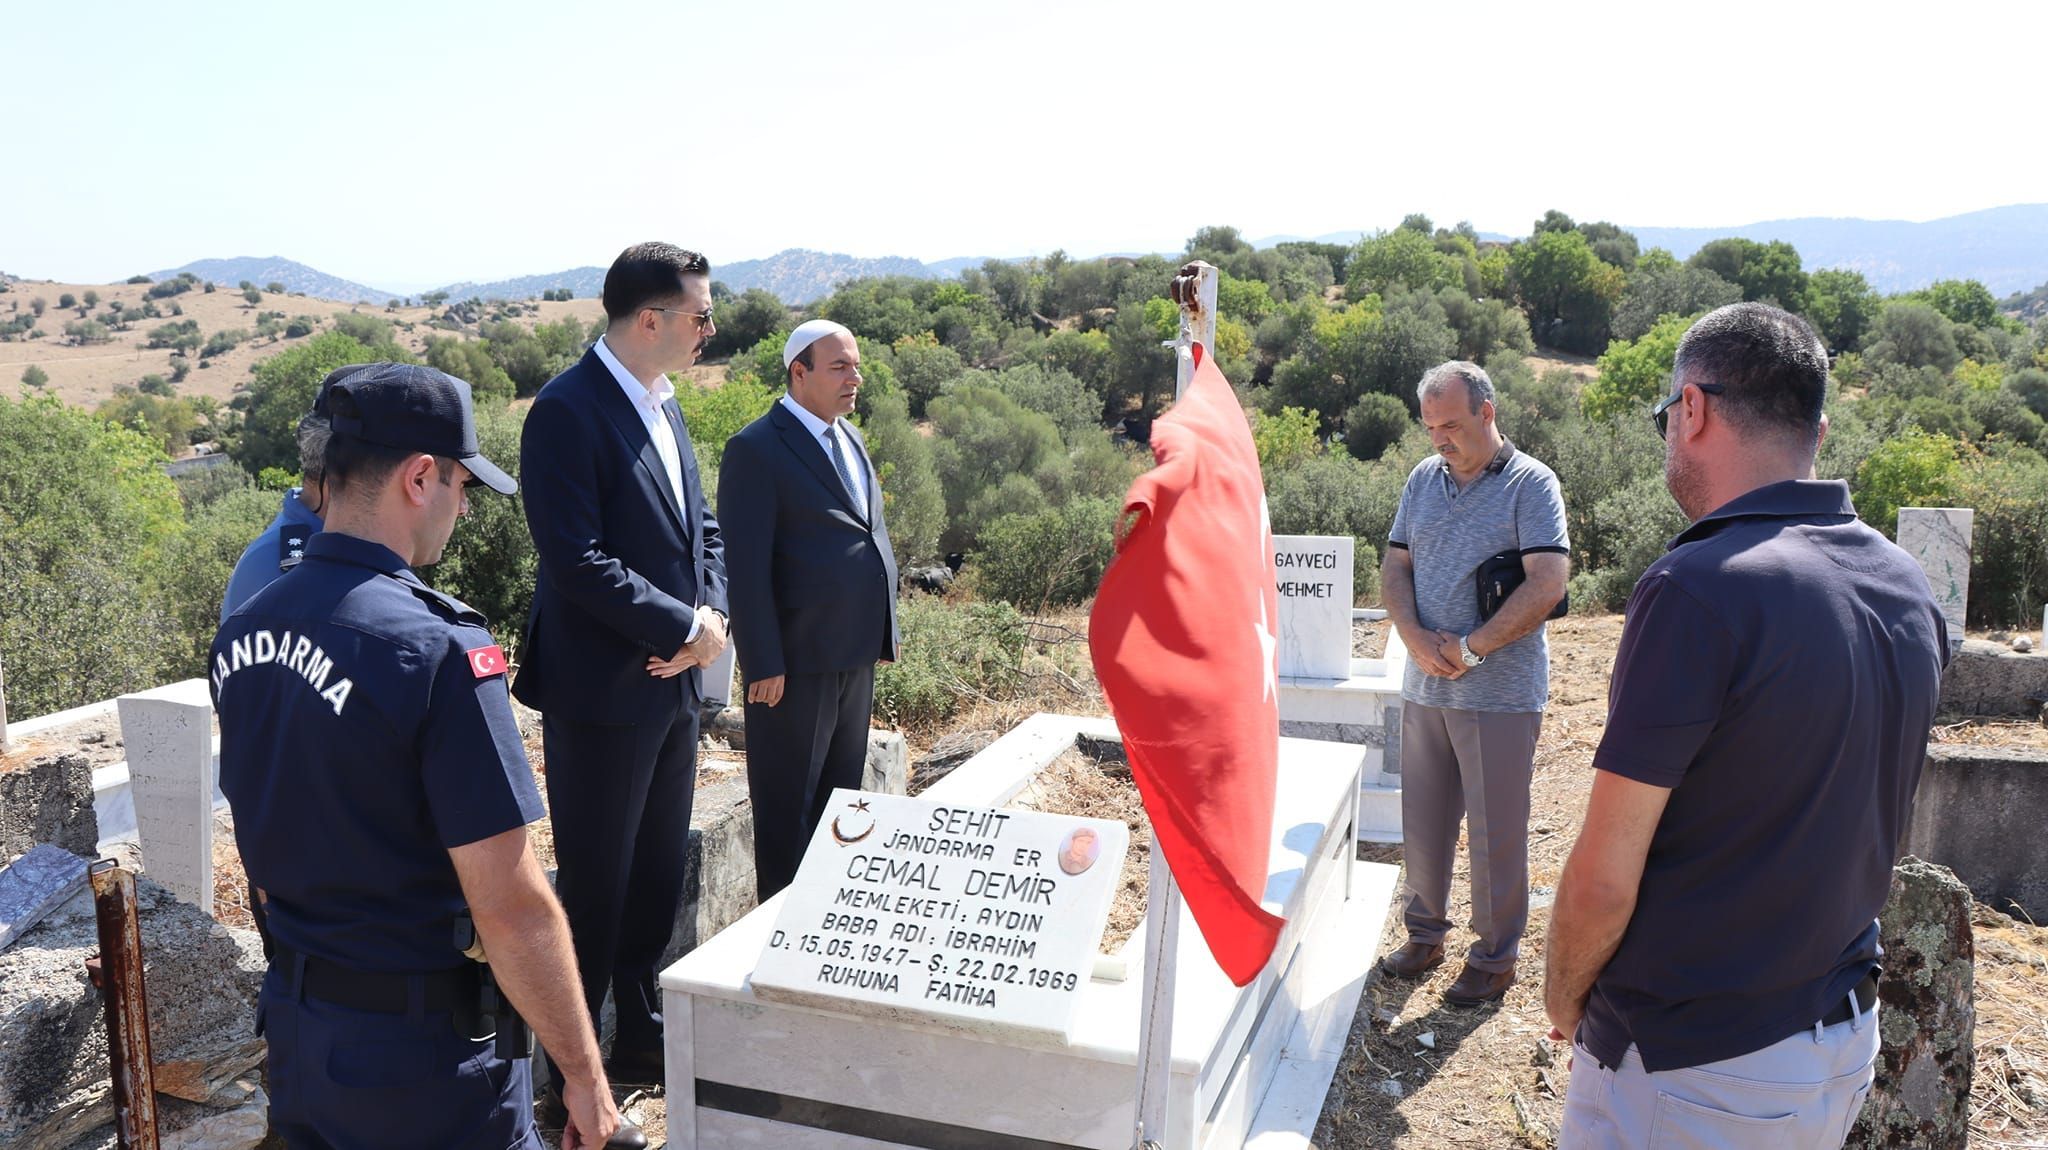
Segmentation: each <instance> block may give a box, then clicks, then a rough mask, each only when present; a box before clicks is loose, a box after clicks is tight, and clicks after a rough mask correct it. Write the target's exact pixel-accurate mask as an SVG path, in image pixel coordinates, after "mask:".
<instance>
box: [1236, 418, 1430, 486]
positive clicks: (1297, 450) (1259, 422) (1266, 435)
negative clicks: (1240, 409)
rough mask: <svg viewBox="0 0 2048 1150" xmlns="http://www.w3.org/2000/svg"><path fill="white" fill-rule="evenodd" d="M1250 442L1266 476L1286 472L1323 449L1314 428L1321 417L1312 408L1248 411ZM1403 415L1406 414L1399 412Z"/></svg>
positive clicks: (1318, 423)
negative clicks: (1257, 453)
mask: <svg viewBox="0 0 2048 1150" xmlns="http://www.w3.org/2000/svg"><path fill="white" fill-rule="evenodd" d="M1397 402H1398V401H1397ZM1246 414H1247V415H1249V416H1250V417H1251V421H1252V444H1253V446H1255V447H1257V448H1258V452H1259V470H1260V471H1261V472H1263V473H1265V474H1267V475H1271V474H1273V473H1274V472H1277V471H1285V470H1286V469H1288V468H1290V467H1293V466H1294V465H1295V464H1297V463H1300V462H1301V461H1302V460H1304V459H1307V458H1309V457H1310V456H1312V455H1316V454H1318V453H1320V452H1321V451H1322V450H1323V443H1322V440H1321V439H1320V438H1319V437H1318V436H1317V434H1316V429H1317V428H1318V427H1320V426H1321V425H1322V420H1321V418H1320V417H1318V416H1317V415H1316V413H1315V412H1313V411H1303V410H1302V409H1300V408H1298V407H1283V408H1281V409H1280V410H1279V411H1250V412H1247V413H1246ZM1401 414H1402V416H1403V417H1406V415H1407V414H1408V413H1407V411H1406V410H1403V411H1402V413H1401Z"/></svg>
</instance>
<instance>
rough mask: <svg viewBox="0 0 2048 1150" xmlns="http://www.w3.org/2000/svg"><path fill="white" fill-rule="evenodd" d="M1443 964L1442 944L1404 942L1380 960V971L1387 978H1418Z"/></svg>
mask: <svg viewBox="0 0 2048 1150" xmlns="http://www.w3.org/2000/svg"><path fill="white" fill-rule="evenodd" d="M1443 964H1444V944H1443V943H1440V942H1439V943H1422V942H1404V943H1402V944H1401V949H1399V950H1396V951H1394V952H1393V953H1392V954H1389V955H1387V956H1386V957H1385V958H1382V959H1380V971H1381V973H1383V974H1385V975H1386V976H1387V977H1389V978H1419V977H1421V976H1422V975H1423V974H1425V973H1427V972H1428V971H1432V970H1435V969H1436V968H1437V967H1439V966H1442V965H1443Z"/></svg>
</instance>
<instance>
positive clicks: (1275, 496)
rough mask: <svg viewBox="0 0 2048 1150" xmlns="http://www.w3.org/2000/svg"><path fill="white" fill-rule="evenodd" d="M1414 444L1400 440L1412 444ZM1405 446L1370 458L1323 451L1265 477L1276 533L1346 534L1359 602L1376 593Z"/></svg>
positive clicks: (1404, 470) (1404, 475) (1402, 478)
mask: <svg viewBox="0 0 2048 1150" xmlns="http://www.w3.org/2000/svg"><path fill="white" fill-rule="evenodd" d="M1412 446H1414V445H1413V444H1404V448H1405V447H1412ZM1405 458H1412V456H1411V455H1410V454H1409V453H1408V452H1407V451H1405V450H1400V449H1397V450H1395V451H1389V452H1388V453H1387V454H1386V455H1385V456H1383V457H1382V458H1381V459H1380V460H1378V461H1377V462H1374V463H1361V462H1359V461H1358V460H1356V459H1353V458H1351V456H1349V455H1339V454H1325V455H1318V456H1315V457H1314V458H1311V459H1307V460H1304V461H1302V462H1301V463H1300V464H1298V465H1296V466H1294V467H1290V468H1288V469H1286V470H1284V471H1280V472H1278V473H1274V474H1269V475H1267V476H1266V506H1267V512H1268V515H1269V516H1270V517H1271V520H1272V524H1273V534H1275V535H1349V536H1351V537H1352V538H1353V539H1354V540H1355V541H1356V542H1355V544H1354V546H1353V547H1352V573H1351V578H1352V593H1353V595H1354V596H1355V597H1356V598H1357V599H1358V600H1359V601H1361V602H1364V601H1370V600H1373V599H1375V598H1377V597H1378V595H1379V552H1380V550H1381V549H1382V548H1384V547H1385V546H1386V544H1387V532H1388V531H1390V530H1391V529H1392V528H1393V526H1394V509H1395V508H1396V507H1398V506H1399V505H1400V502H1401V488H1402V486H1403V485H1404V484H1405V483H1406V482H1407V480H1408V467H1407V466H1405V465H1403V463H1402V460H1403V459H1405Z"/></svg>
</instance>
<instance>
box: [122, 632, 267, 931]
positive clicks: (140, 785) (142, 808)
mask: <svg viewBox="0 0 2048 1150" xmlns="http://www.w3.org/2000/svg"><path fill="white" fill-rule="evenodd" d="M265 634H266V635H267V632H266V633H265ZM261 653H262V652H261V650H260V649H259V650H258V655H259V656H260V655H261ZM272 654H273V655H274V654H276V652H274V651H273V652H272ZM118 703H119V706H120V710H121V738H122V739H123V740H124V741H126V743H127V745H128V780H129V785H130V786H131V787H132V788H133V792H134V795H135V826H136V830H137V832H138V837H139V838H140V839H141V841H142V863H143V866H144V868H145V869H146V870H147V871H148V872H149V877H150V878H151V879H153V880H155V882H156V883H157V885H159V886H161V887H163V888H164V889H166V890H168V891H170V892H171V893H173V894H175V895H177V896H178V897H179V898H181V899H184V900H185V901H186V902H189V903H191V904H192V905H193V906H196V907H198V908H199V909H200V910H202V911H205V912H206V913H208V914H212V913H213V700H212V699H211V698H210V697H209V696H208V694H207V690H206V681H205V680H204V679H187V680H185V681H184V682H182V683H172V684H170V685H169V686H164V687H156V688H153V689H151V690H148V691H141V692H138V693H136V694H133V695H123V696H121V698H120V699H119V701H118Z"/></svg>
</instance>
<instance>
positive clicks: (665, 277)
mask: <svg viewBox="0 0 2048 1150" xmlns="http://www.w3.org/2000/svg"><path fill="white" fill-rule="evenodd" d="M710 274H711V261H710V260H707V259H705V258H704V257H703V256H701V255H699V254H697V253H696V252H693V251H690V250H689V249H687V248H679V247H677V246H675V245H674V244H668V243H663V242H661V241H660V240H651V241H649V242H647V243H644V244H634V245H633V246H632V247H630V248H627V249H626V250H625V251H622V252H620V253H619V258H618V259H615V260H613V261H612V266H611V270H610V271H607V272H606V273H604V314H605V318H606V319H607V320H608V321H610V322H612V323H617V322H619V321H620V320H622V319H628V318H630V317H632V316H634V315H637V314H639V312H640V309H641V308H644V307H646V306H648V305H649V304H652V303H654V302H656V301H658V300H665V299H674V298H675V297H676V296H678V295H681V294H682V292H683V277H684V276H708V275H710Z"/></svg>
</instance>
